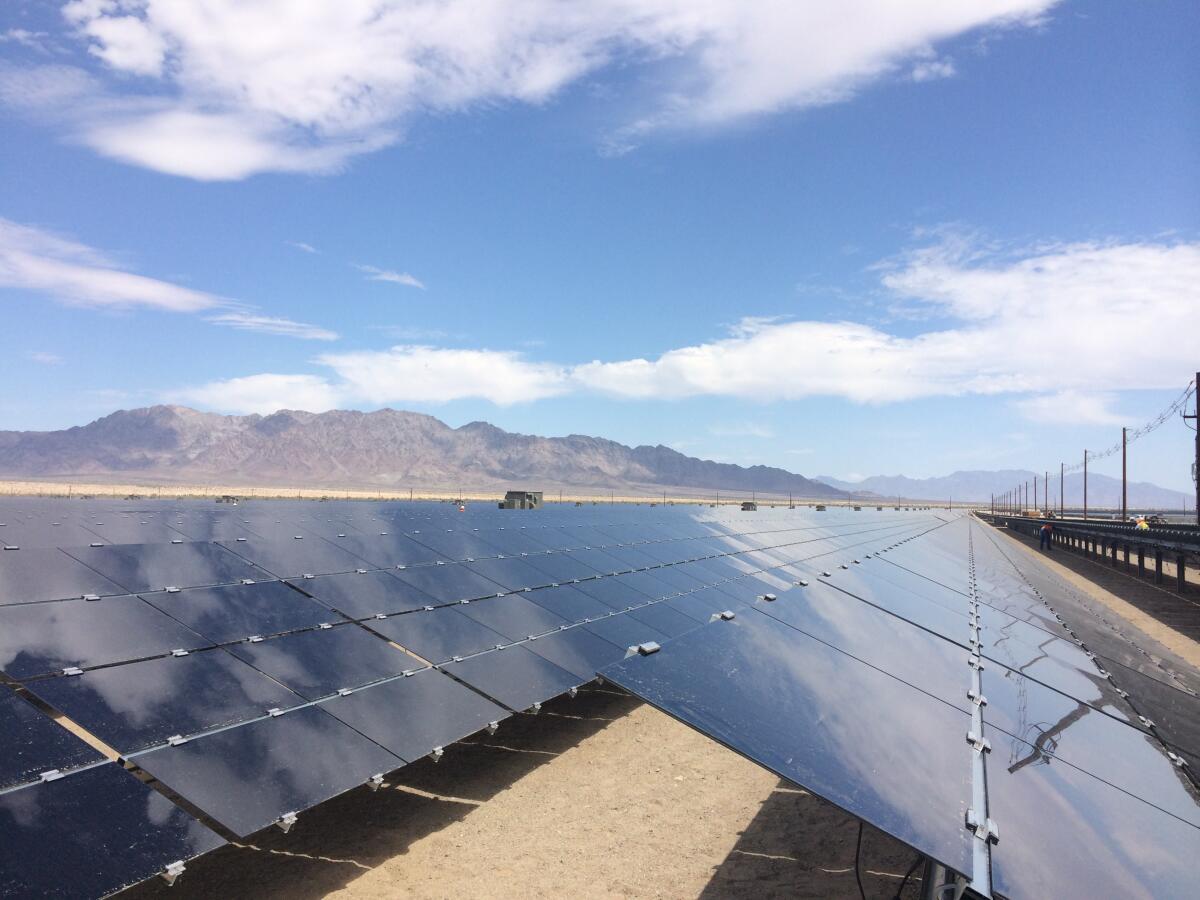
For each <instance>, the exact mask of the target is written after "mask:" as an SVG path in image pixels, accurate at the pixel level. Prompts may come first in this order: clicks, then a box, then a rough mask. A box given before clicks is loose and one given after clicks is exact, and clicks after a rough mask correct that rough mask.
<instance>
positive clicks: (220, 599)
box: [145, 581, 342, 644]
mask: <svg viewBox="0 0 1200 900" xmlns="http://www.w3.org/2000/svg"><path fill="white" fill-rule="evenodd" d="M145 599H146V601H147V602H148V603H150V604H152V605H154V606H155V607H157V608H158V609H161V610H162V611H163V612H165V613H168V614H169V615H170V616H172V617H173V618H175V619H178V620H179V621H181V622H183V623H184V624H186V625H187V626H189V627H190V628H192V629H193V630H194V631H197V632H199V633H200V634H202V635H204V636H205V637H207V638H210V639H211V640H213V641H215V642H216V643H218V644H221V643H225V642H227V641H238V640H241V639H243V638H248V637H251V636H252V635H258V636H263V635H268V634H278V633H279V632H283V631H295V630H296V629H299V628H311V627H313V626H314V625H320V624H321V623H322V622H339V621H341V620H342V617H341V616H339V615H338V614H337V613H335V612H333V611H332V610H330V609H327V608H325V607H324V606H322V605H321V604H319V603H316V602H315V601H313V600H312V599H310V598H308V597H305V596H304V595H303V594H301V593H300V592H299V591H297V590H296V589H295V588H293V587H290V586H289V585H288V584H286V583H284V582H282V581H260V582H256V583H255V584H230V585H224V586H222V587H215V588H192V589H190V590H185V591H179V592H178V593H162V592H160V593H157V594H147V595H146V598H145Z"/></svg>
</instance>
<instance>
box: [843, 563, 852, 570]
mask: <svg viewBox="0 0 1200 900" xmlns="http://www.w3.org/2000/svg"><path fill="white" fill-rule="evenodd" d="M841 568H843V569H848V568H850V567H849V566H848V565H846V564H845V563H842V565H841Z"/></svg>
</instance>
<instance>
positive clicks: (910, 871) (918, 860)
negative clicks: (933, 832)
mask: <svg viewBox="0 0 1200 900" xmlns="http://www.w3.org/2000/svg"><path fill="white" fill-rule="evenodd" d="M924 861H925V859H924V857H921V856H918V857H917V858H916V859H915V860H913V864H912V865H911V866H910V867H909V869H908V871H907V872H905V873H904V880H903V881H901V882H900V887H898V888H896V897H895V900H901V897H900V895H901V894H903V893H904V889H905V888H906V887H908V879H910V878H912V875H913V872H915V871H917V866H919V865H920V864H921V863H923V862H924Z"/></svg>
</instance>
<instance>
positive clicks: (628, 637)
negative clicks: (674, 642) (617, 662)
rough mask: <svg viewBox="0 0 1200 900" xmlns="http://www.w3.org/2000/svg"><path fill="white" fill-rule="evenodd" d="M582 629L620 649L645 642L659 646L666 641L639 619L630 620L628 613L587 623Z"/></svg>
mask: <svg viewBox="0 0 1200 900" xmlns="http://www.w3.org/2000/svg"><path fill="white" fill-rule="evenodd" d="M583 627H584V628H586V629H587V630H588V631H590V632H592V634H598V635H600V637H602V638H604V639H605V640H606V641H608V642H609V643H610V644H616V645H617V646H618V647H621V648H622V649H628V648H630V647H636V646H637V645H638V644H644V643H646V642H647V641H654V642H656V643H659V644H661V643H663V642H664V641H666V640H667V636H666V635H665V634H663V633H662V632H661V631H659V630H658V629H657V628H652V627H651V626H649V625H647V624H646V623H645V622H643V621H641V620H640V619H634V618H632V617H631V616H630V614H629V613H618V614H616V615H610V616H608V617H606V618H603V619H597V620H595V621H594V622H588V623H587V624H586V625H584V626H583Z"/></svg>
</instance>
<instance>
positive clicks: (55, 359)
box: [28, 350, 63, 366]
mask: <svg viewBox="0 0 1200 900" xmlns="http://www.w3.org/2000/svg"><path fill="white" fill-rule="evenodd" d="M28 356H29V358H30V359H32V360H33V361H34V362H35V363H41V364H42V365H44V366H57V365H61V364H62V361H63V358H62V357H61V356H59V355H58V354H57V353H45V352H43V351H40V350H35V351H30V353H29V354H28Z"/></svg>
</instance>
